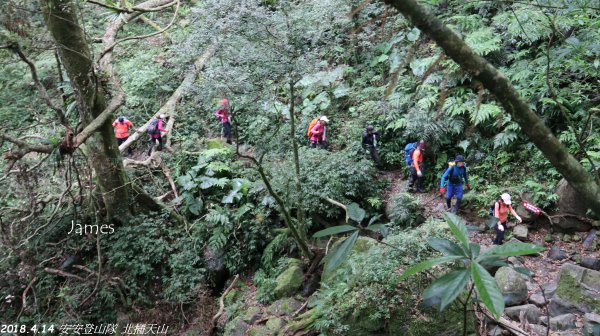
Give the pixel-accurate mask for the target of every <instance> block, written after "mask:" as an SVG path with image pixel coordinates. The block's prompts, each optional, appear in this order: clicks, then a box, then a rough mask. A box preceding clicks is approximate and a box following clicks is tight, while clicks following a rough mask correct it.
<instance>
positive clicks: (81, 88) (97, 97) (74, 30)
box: [40, 0, 130, 220]
mask: <svg viewBox="0 0 600 336" xmlns="http://www.w3.org/2000/svg"><path fill="white" fill-rule="evenodd" d="M40 5H41V7H42V9H43V11H44V18H45V21H46V25H47V27H48V31H49V32H50V34H51V35H52V37H53V39H54V40H55V41H56V45H57V48H58V52H59V55H60V58H61V60H62V63H63V66H64V68H65V70H66V72H67V74H68V76H69V79H70V82H71V85H72V87H73V90H74V92H75V94H76V97H77V109H78V111H79V115H80V120H81V121H82V126H83V127H86V126H88V125H90V124H92V123H94V122H99V120H95V118H96V117H99V116H103V117H104V120H103V123H102V125H101V126H100V127H99V128H98V129H97V130H96V131H95V132H94V134H92V135H91V137H90V138H89V139H88V141H87V142H86V145H87V147H88V155H89V156H90V161H91V162H92V165H93V168H94V171H95V174H96V179H97V183H98V187H99V190H100V192H101V193H102V198H103V201H104V206H105V209H106V214H107V219H108V220H115V219H122V218H124V217H125V218H126V217H128V216H129V214H130V211H129V194H130V187H129V185H128V183H127V182H128V181H127V175H126V174H125V171H124V169H123V162H122V160H121V156H120V153H119V150H118V148H117V143H116V139H115V135H114V132H113V128H112V126H111V123H110V121H109V119H108V116H107V114H103V112H105V111H104V110H105V108H106V107H107V103H106V100H105V92H104V90H103V89H102V87H101V85H100V84H99V83H100V79H99V78H98V76H97V74H96V73H95V71H94V62H93V59H92V54H91V51H90V48H89V45H88V41H87V40H86V38H85V35H84V31H83V29H82V27H81V25H80V24H79V15H78V10H77V7H76V6H75V5H74V3H73V2H72V1H71V0H40ZM115 99H117V100H121V101H122V100H124V96H123V95H117V97H115ZM113 103H114V101H111V104H108V105H113Z"/></svg>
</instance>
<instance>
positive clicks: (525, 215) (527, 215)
mask: <svg viewBox="0 0 600 336" xmlns="http://www.w3.org/2000/svg"><path fill="white" fill-rule="evenodd" d="M515 211H516V212H517V214H518V215H519V216H521V219H523V222H526V223H529V222H533V221H535V220H536V219H537V218H538V216H537V215H536V214H534V213H533V212H530V211H528V210H527V209H525V207H524V206H523V205H521V204H519V205H517V207H516V208H515Z"/></svg>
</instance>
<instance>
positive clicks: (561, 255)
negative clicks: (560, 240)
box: [548, 245, 569, 260]
mask: <svg viewBox="0 0 600 336" xmlns="http://www.w3.org/2000/svg"><path fill="white" fill-rule="evenodd" d="M568 257H569V256H568V255H567V252H565V251H563V250H561V249H560V248H559V247H558V246H556V245H554V246H552V248H551V249H550V252H548V258H550V259H552V260H563V259H567V258H568Z"/></svg>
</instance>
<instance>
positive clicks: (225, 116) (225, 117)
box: [215, 99, 233, 144]
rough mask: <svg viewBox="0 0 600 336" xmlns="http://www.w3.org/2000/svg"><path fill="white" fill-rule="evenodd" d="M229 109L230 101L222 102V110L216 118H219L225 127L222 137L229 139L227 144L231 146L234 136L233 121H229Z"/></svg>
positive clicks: (218, 111)
mask: <svg viewBox="0 0 600 336" xmlns="http://www.w3.org/2000/svg"><path fill="white" fill-rule="evenodd" d="M228 107H229V101H228V100H227V99H223V100H221V108H220V109H218V110H217V111H216V112H215V116H216V117H217V118H219V121H220V122H221V125H222V126H223V131H222V137H223V136H224V137H225V138H226V139H227V143H228V144H231V142H232V138H233V136H232V134H231V120H230V119H229V110H228Z"/></svg>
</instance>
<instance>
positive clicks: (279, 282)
mask: <svg viewBox="0 0 600 336" xmlns="http://www.w3.org/2000/svg"><path fill="white" fill-rule="evenodd" d="M302 282H304V273H302V268H301V267H300V266H299V265H298V264H297V263H296V262H295V261H293V260H291V261H290V263H289V266H288V267H287V268H286V269H285V270H284V271H283V272H282V273H281V274H280V275H279V276H278V277H277V279H275V283H276V285H275V289H274V292H275V296H276V297H277V298H283V297H288V296H291V295H294V293H296V292H297V291H298V290H299V289H300V287H302Z"/></svg>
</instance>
